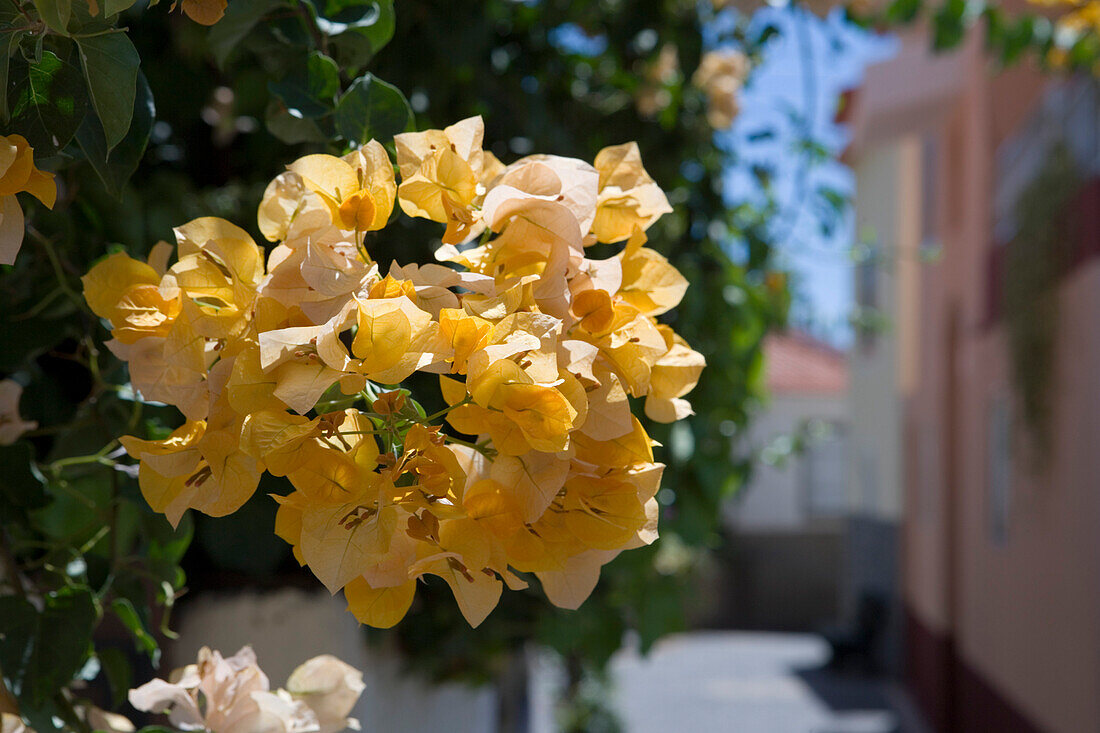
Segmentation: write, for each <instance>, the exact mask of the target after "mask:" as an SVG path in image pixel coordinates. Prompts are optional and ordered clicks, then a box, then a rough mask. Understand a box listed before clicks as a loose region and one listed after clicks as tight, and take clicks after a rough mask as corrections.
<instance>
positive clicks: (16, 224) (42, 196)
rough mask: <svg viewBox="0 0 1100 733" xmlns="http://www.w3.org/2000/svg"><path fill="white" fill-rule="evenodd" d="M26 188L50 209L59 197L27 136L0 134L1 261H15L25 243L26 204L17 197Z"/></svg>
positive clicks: (51, 175) (51, 176)
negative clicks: (39, 165) (38, 164)
mask: <svg viewBox="0 0 1100 733" xmlns="http://www.w3.org/2000/svg"><path fill="white" fill-rule="evenodd" d="M23 192H26V193H29V194H30V195H31V196H34V197H35V198H36V199H38V200H39V201H41V202H42V203H43V204H45V205H46V206H47V207H49V208H51V209H52V208H53V205H54V202H55V201H56V200H57V184H56V183H55V182H54V180H53V174H52V173H43V172H42V171H40V170H38V168H37V167H36V166H35V164H34V150H33V149H32V148H31V146H30V145H28V144H27V140H26V138H24V137H23V136H22V135H8V136H7V137H5V136H3V135H0V265H10V264H12V263H14V262H15V256H16V255H17V254H19V248H20V246H22V244H23V208H22V207H21V206H19V201H18V200H17V199H16V198H15V194H17V193H23Z"/></svg>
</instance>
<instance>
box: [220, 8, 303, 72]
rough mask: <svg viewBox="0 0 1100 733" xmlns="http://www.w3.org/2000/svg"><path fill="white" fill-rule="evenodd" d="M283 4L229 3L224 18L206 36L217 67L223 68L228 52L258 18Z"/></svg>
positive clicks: (245, 34)
mask: <svg viewBox="0 0 1100 733" xmlns="http://www.w3.org/2000/svg"><path fill="white" fill-rule="evenodd" d="M283 4H284V2H283V0H233V2H231V3H229V7H227V8H226V10H225V16H224V17H222V19H221V20H219V21H218V22H217V23H216V24H215V25H214V27H213V28H211V29H210V34H209V35H208V36H207V42H208V43H209V45H210V53H212V54H213V55H214V60H215V61H217V63H218V66H225V62H226V59H228V58H229V54H230V52H231V51H232V50H233V49H234V48H235V47H236V45H237V44H238V43H240V41H241V39H243V38H244V37H245V36H247V35H248V32H249V31H250V30H252V28H253V26H255V25H256V23H258V22H259V20H260V18H262V17H263V16H264V15H266V14H267V13H269V12H271V11H272V10H274V9H275V8H277V7H279V6H281V5H283Z"/></svg>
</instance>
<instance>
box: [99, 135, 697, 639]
mask: <svg viewBox="0 0 1100 733" xmlns="http://www.w3.org/2000/svg"><path fill="white" fill-rule="evenodd" d="M483 132H484V128H483V125H482V122H481V120H480V118H471V119H469V120H463V121H462V122H459V123H457V124H456V125H453V126H451V127H448V128H447V129H445V130H428V131H424V132H418V133H408V134H404V135H399V136H397V138H396V139H395V146H396V150H397V161H396V163H397V167H398V168H399V169H400V172H401V177H402V181H401V185H400V187H398V186H397V183H396V180H395V177H394V172H393V164H392V163H391V161H390V159H389V157H388V156H387V154H386V151H385V148H383V147H382V145H381V144H380V143H378V142H376V141H371V142H370V143H368V144H367V145H366V146H364V147H363V148H361V149H359V150H356V151H353V152H352V153H350V154H348V155H346V156H344V157H343V158H337V157H333V156H328V155H309V156H306V157H304V158H301V159H299V160H297V161H295V162H294V163H292V164H291V165H290V166H288V168H287V170H286V172H284V173H282V174H281V175H280V176H278V177H277V178H276V179H275V180H274V181H272V182H271V184H270V185H269V186H268V188H267V190H266V191H265V194H264V198H263V202H262V203H261V204H260V208H259V212H258V224H259V228H260V231H261V232H262V233H263V235H264V237H266V238H267V239H268V240H270V241H271V242H273V243H274V246H273V247H272V249H271V251H270V253H269V254H268V256H267V261H266V263H265V262H264V257H263V253H262V251H261V250H260V248H259V247H257V246H256V244H255V242H253V241H252V239H251V238H250V237H249V235H248V234H247V233H246V232H245V231H244V230H243V229H240V228H239V227H237V226H235V225H233V224H230V223H229V222H226V221H223V220H221V219H214V218H204V219H197V220H195V221H193V222H190V223H188V224H185V225H184V226H181V227H179V228H178V229H177V230H176V241H177V251H178V259H177V261H176V262H175V263H174V264H171V265H170V266H169V261H168V260H169V257H168V254H169V253H168V252H167V250H168V249H169V248H168V247H167V245H158V246H157V247H156V248H154V252H153V254H151V255H150V257H149V261H148V262H141V261H138V260H135V259H133V258H130V257H128V256H127V255H124V254H113V255H111V256H109V257H107V258H105V259H104V260H103V261H102V262H100V263H98V264H97V265H96V266H95V267H93V268H92V270H91V271H90V272H89V273H88V274H87V275H86V276H85V277H84V289H85V294H86V297H87V299H88V303H89V305H90V307H91V308H92V310H93V311H94V312H95V313H96V314H97V315H99V316H100V317H101V318H103V319H104V320H105V321H107V322H109V324H110V328H111V332H112V335H113V336H114V339H113V340H112V341H111V342H109V344H108V345H109V347H110V348H111V350H112V351H113V352H114V353H116V354H118V355H119V356H120V357H122V358H123V359H126V360H127V361H128V362H129V365H130V375H131V380H132V382H133V386H134V388H135V389H136V390H137V391H139V392H140V393H141V394H142V395H143V396H144V397H145V398H147V399H154V400H161V401H164V402H168V403H171V404H174V405H176V406H177V407H179V408H180V410H181V411H182V412H183V414H184V416H185V417H186V418H187V422H185V423H184V425H183V426H182V427H180V428H179V429H178V430H176V431H175V432H174V433H172V435H170V436H169V437H167V438H165V439H163V440H157V441H153V440H139V439H137V438H133V437H126V438H124V439H123V444H124V445H125V447H126V449H127V450H128V451H129V453H130V455H132V456H134V457H135V458H137V459H139V460H140V462H141V468H140V472H139V483H140V485H141V489H142V491H143V493H144V494H145V496H146V498H147V500H148V501H149V503H150V505H151V506H152V507H153V508H154V509H155V510H157V511H161V512H164V513H165V515H166V516H167V517H168V518H169V520H170V521H172V522H173V523H176V522H178V521H179V519H180V517H181V516H182V514H183V512H184V511H186V510H187V509H188V508H193V509H197V510H199V511H203V512H206V513H208V514H212V515H221V514H226V513H229V512H231V511H234V510H235V509H237V508H238V507H239V506H240V505H241V504H242V503H243V502H244V501H246V500H247V499H248V497H249V496H250V495H251V494H252V493H253V492H254V491H255V488H256V485H257V483H258V481H259V478H260V475H261V474H262V473H263V472H264V471H266V472H268V473H271V474H273V475H275V476H285V477H286V479H287V480H288V481H289V483H290V485H291V486H292V487H293V491H291V492H290V493H289V494H287V495H281V496H277V497H275V499H276V500H277V501H278V504H279V508H278V513H277V516H276V522H275V528H274V529H275V532H276V534H277V535H278V536H279V537H281V538H283V539H284V540H286V541H287V542H288V543H290V545H291V546H292V547H293V550H294V555H295V557H296V558H297V559H298V560H299V562H301V563H302V564H304V565H308V566H309V568H310V569H311V570H312V571H313V573H314V574H315V575H316V576H317V577H318V578H319V579H320V580H321V582H322V583H323V584H324V585H325V586H326V587H327V588H328V589H329V590H330V591H332V592H333V593H336V592H338V591H340V590H343V591H344V594H345V596H346V598H347V602H348V608H349V610H350V611H351V612H352V613H353V614H354V615H355V616H356V618H358V619H359V620H360V621H361V622H363V623H366V624H370V625H373V626H380V627H387V626H392V625H393V624H395V623H397V622H398V621H399V620H400V619H401V618H402V616H404V614H405V613H406V612H407V611H408V609H409V608H410V606H411V605H412V603H413V599H414V596H415V593H416V586H417V583H418V581H419V580H420V579H421V578H422V577H423V576H425V575H435V576H438V577H439V578H441V579H442V580H443V582H445V583H447V584H448V586H449V587H450V588H451V591H452V592H453V594H454V596H455V600H456V602H457V604H458V607H459V609H460V610H461V611H462V613H463V614H464V615H465V617H466V619H467V620H468V621H469V622H470V623H471V624H472V625H475V626H476V625H477V624H479V623H481V621H482V620H483V619H484V618H485V617H486V616H487V615H488V613H489V612H490V611H491V610H492V609H493V607H494V606H495V605H496V603H497V602H498V600H499V598H500V595H501V593H502V592H503V590H504V588H505V586H507V587H508V588H510V589H519V588H523V587H526V581H525V580H524V579H523V578H521V577H519V576H518V575H516V572H517V571H518V572H520V573H533V574H534V576H535V577H537V578H538V579H539V580H540V582H541V583H542V586H543V588H544V590H545V591H546V594H547V596H548V598H549V599H550V600H551V601H552V602H553V603H556V604H558V605H560V606H562V607H566V608H576V607H577V606H578V605H579V604H580V603H581V602H582V601H583V600H584V598H585V597H586V596H587V595H588V594H589V593H590V592H591V591H592V588H593V587H594V586H595V584H596V582H597V579H598V578H599V574H600V568H601V567H602V566H603V565H604V564H605V563H607V562H608V561H610V560H611V559H612V558H613V557H614V556H615V555H616V554H617V553H618V552H619V551H621V550H624V549H629V548H631V547H637V546H640V545H643V544H647V543H650V542H652V541H653V540H654V539H656V536H657V504H656V500H655V499H654V495H655V494H656V492H657V488H658V485H659V481H660V472H661V468H662V466H661V464H658V463H654V462H653V446H654V445H655V444H654V443H653V441H651V440H650V438H649V436H648V435H647V433H646V431H645V428H644V427H643V425H642V423H641V422H640V421H639V420H638V419H637V418H636V417H634V415H633V414H632V412H631V403H630V397H631V396H633V397H636V398H644V400H645V403H644V404H645V413H646V415H647V416H648V417H649V418H651V419H653V420H656V421H660V422H668V421H672V420H677V419H680V418H682V417H684V416H686V415H689V414H691V406H690V404H689V403H688V402H687V401H686V400H685V399H684V397H685V395H686V394H687V393H688V392H689V391H690V390H691V389H692V388H693V387H694V386H695V384H696V382H697V381H698V380H699V377H700V372H701V371H702V368H703V365H704V359H703V356H702V355H701V354H699V353H698V352H695V351H693V350H692V349H691V348H690V347H689V346H688V344H687V343H686V342H684V341H683V339H681V338H680V337H679V336H677V335H676V334H675V333H674V332H673V331H672V329H671V328H669V327H668V326H664V325H660V324H658V323H657V321H656V320H655V317H656V316H659V315H661V314H663V313H666V312H667V311H669V310H671V309H673V308H675V307H676V306H677V305H678V303H679V302H680V300H681V298H683V296H684V292H685V290H686V289H687V281H686V280H685V279H684V278H683V277H682V276H681V275H680V273H679V272H677V270H676V268H674V267H673V266H672V265H671V264H670V263H669V262H668V260H667V259H665V257H663V256H662V255H661V254H659V253H658V252H657V251H655V250H654V249H651V248H648V247H647V246H645V245H646V236H645V234H644V232H645V230H646V229H647V228H648V227H650V226H651V225H652V224H653V223H654V222H655V221H656V220H657V219H658V218H659V217H660V216H661V215H662V214H663V213H665V212H667V211H669V206H668V201H667V199H666V198H665V196H664V193H663V192H662V191H661V189H660V188H659V186H658V185H657V183H656V182H655V181H654V180H653V179H652V178H651V177H650V176H649V174H648V173H647V172H646V171H645V168H644V167H643V166H642V162H641V155H640V152H639V150H638V148H637V146H636V145H634V144H633V143H628V144H625V145H617V146H613V147H609V148H606V149H604V150H603V151H601V152H600V154H599V155H598V156H597V157H596V161H595V165H589V164H588V163H585V162H584V161H580V160H574V159H570V158H561V157H556V156H549V155H533V156H528V157H526V158H522V159H520V160H518V161H516V162H514V163H512V164H511V165H509V166H507V167H504V166H503V165H501V164H500V162H499V161H497V160H496V159H495V158H493V157H492V156H491V155H490V154H488V153H486V152H484V151H483V150H482V147H481V146H482V137H483ZM395 198H396V200H397V201H398V202H399V203H400V206H401V208H402V210H403V211H405V212H406V213H407V214H409V215H411V216H419V217H425V218H429V219H433V220H435V221H438V222H441V223H446V225H447V226H446V231H445V232H444V233H443V241H444V243H445V244H444V245H443V246H442V247H441V248H440V249H439V251H438V252H437V259H438V260H440V262H442V263H445V264H433V263H423V264H418V263H412V264H407V265H400V264H397V263H392V264H391V265H390V266H389V267H388V269H384V270H383V269H381V268H380V267H379V265H378V264H377V263H375V262H373V261H372V260H371V259H370V256H369V253H368V252H367V251H366V247H365V245H364V243H365V241H367V240H365V239H364V234H365V233H366V232H368V231H373V230H377V229H381V228H383V227H384V226H385V225H386V224H387V223H388V221H389V219H390V217H391V213H392V210H393V206H394V201H395ZM480 233H484V237H483V238H482V240H481V242H480V243H479V244H478V245H477V246H473V247H466V248H463V249H462V250H460V249H459V248H458V247H456V246H455V245H456V244H458V243H461V242H463V241H466V240H467V239H470V238H472V237H473V236H474V235H476V234H480ZM596 240H600V241H603V242H606V243H613V242H622V241H623V240H628V241H627V242H626V244H625V245H624V246H622V248H621V250H620V251H619V252H618V253H617V254H615V255H614V256H611V257H608V258H607V259H599V260H597V259H593V258H590V257H588V256H587V255H586V249H585V248H586V246H588V245H591V244H593V243H594V242H595V241H596ZM415 372H429V373H434V374H438V375H439V384H440V393H441V397H442V400H441V403H440V404H439V406H438V407H441V408H442V409H438V408H437V410H436V412H434V414H432V415H426V414H425V412H424V411H422V410H421V408H419V406H418V405H416V404H415V403H414V402H413V400H411V399H410V394H409V393H408V392H407V391H406V390H402V389H399V388H395V387H391V386H388V385H398V384H400V383H401V382H403V381H404V380H406V379H407V378H408V377H410V376H411V375H413V374H414V373H415ZM445 430H446V432H445Z"/></svg>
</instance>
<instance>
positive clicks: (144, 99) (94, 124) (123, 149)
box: [76, 74, 156, 196]
mask: <svg viewBox="0 0 1100 733" xmlns="http://www.w3.org/2000/svg"><path fill="white" fill-rule="evenodd" d="M155 120H156V106H155V105H154V103H153V93H152V91H151V90H150V89H149V83H148V82H147V81H146V80H145V76H144V74H138V80H137V94H136V95H135V97H134V110H133V114H132V120H131V124H130V129H129V131H128V132H127V133H126V137H124V138H123V139H122V141H121V142H120V143H119V144H118V145H117V146H115V149H114V150H111V151H108V149H107V141H106V137H105V135H104V133H103V127H102V126H101V125H100V123H99V120H98V119H96V117H95V116H93V115H88V116H87V117H86V118H85V120H84V124H83V125H81V126H80V129H79V130H77V133H76V142H77V144H78V145H79V146H80V149H81V150H82V151H83V152H84V157H85V158H87V160H88V162H89V163H90V164H91V165H92V168H94V169H95V172H96V174H97V175H98V176H99V178H100V180H102V181H103V185H104V186H105V187H106V189H107V190H108V191H109V192H110V193H111V194H113V195H115V196H118V195H119V194H120V193H121V191H122V188H123V186H125V185H126V182H127V181H129V180H130V176H132V175H133V174H134V171H135V170H137V167H138V164H139V163H140V162H141V158H142V156H143V155H145V148H146V146H147V145H148V144H149V135H150V133H151V132H152V130H153V122H154V121H155Z"/></svg>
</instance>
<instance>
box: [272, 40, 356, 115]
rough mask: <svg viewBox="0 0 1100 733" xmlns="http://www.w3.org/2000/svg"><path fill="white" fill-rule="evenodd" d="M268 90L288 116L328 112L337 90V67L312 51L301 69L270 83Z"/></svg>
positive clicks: (338, 84) (331, 61) (338, 81)
mask: <svg viewBox="0 0 1100 733" xmlns="http://www.w3.org/2000/svg"><path fill="white" fill-rule="evenodd" d="M268 90H269V91H270V92H271V93H272V94H273V95H275V96H277V97H279V99H281V100H283V103H284V104H285V105H286V108H287V111H288V112H289V113H290V114H291V116H292V117H297V118H299V119H301V118H306V117H310V118H316V117H323V116H325V115H327V114H329V113H330V112H331V111H332V105H333V98H334V97H335V96H336V94H337V93H338V92H339V91H340V70H339V69H338V68H337V66H336V62H335V61H333V60H332V59H330V58H329V57H328V56H326V55H324V54H323V53H321V52H319V51H314V52H312V53H311V54H310V55H309V56H308V57H307V58H306V63H305V68H304V69H300V70H298V71H296V72H294V73H292V74H289V75H287V76H286V77H285V78H283V79H282V80H280V81H278V82H271V83H270V84H268Z"/></svg>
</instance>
